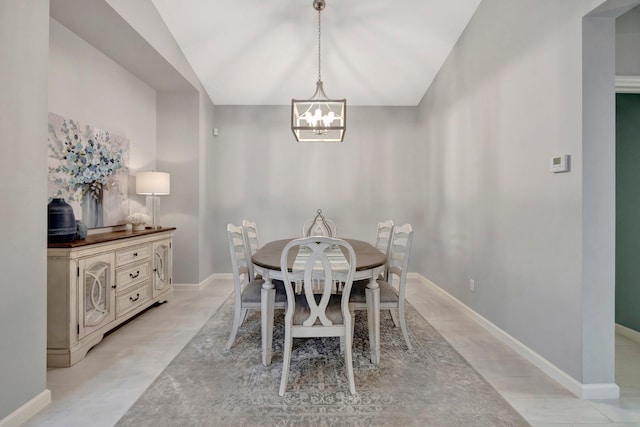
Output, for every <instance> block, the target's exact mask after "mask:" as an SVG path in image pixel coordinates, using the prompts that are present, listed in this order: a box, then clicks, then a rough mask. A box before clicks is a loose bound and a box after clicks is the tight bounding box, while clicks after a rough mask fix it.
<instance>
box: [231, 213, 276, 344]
mask: <svg viewBox="0 0 640 427" xmlns="http://www.w3.org/2000/svg"><path fill="white" fill-rule="evenodd" d="M227 239H228V241H229V251H230V253H231V267H232V269H233V291H234V295H233V298H234V305H235V314H234V317H233V326H232V329H231V336H229V341H227V345H226V346H225V350H229V349H230V348H231V346H232V345H233V342H234V341H235V339H236V334H237V333H238V329H239V328H240V325H242V323H244V319H245V318H246V316H247V312H248V311H249V310H260V303H261V292H262V284H263V283H264V280H263V279H261V278H260V279H255V278H253V276H252V275H251V273H250V268H249V267H250V265H251V257H250V256H249V251H248V249H247V246H248V244H247V243H246V240H245V235H244V232H243V227H241V226H237V225H234V224H228V225H227ZM274 285H275V302H274V309H284V308H286V306H287V295H286V291H285V289H284V285H283V284H282V283H274ZM271 325H273V322H271ZM267 333H268V334H272V333H273V331H267Z"/></svg>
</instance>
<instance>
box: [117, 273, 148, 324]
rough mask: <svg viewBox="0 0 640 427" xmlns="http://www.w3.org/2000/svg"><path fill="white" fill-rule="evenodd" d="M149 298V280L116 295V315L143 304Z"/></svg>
mask: <svg viewBox="0 0 640 427" xmlns="http://www.w3.org/2000/svg"><path fill="white" fill-rule="evenodd" d="M150 299H151V281H149V282H147V283H144V284H143V285H141V286H139V287H136V288H134V289H132V290H130V291H128V292H125V293H123V294H119V295H116V316H120V315H121V314H123V313H126V312H127V311H130V310H133V309H134V308H136V307H138V306H141V305H143V304H145V303H146V302H147V301H149V300H150Z"/></svg>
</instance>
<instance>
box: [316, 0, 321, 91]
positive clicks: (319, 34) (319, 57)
mask: <svg viewBox="0 0 640 427" xmlns="http://www.w3.org/2000/svg"><path fill="white" fill-rule="evenodd" d="M316 9H317V10H318V81H319V82H321V81H322V76H321V74H320V70H321V69H322V68H321V66H320V61H321V58H322V57H321V55H320V44H321V43H322V38H321V35H322V32H321V19H320V13H322V7H320V6H316Z"/></svg>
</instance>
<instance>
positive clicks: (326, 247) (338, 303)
mask: <svg viewBox="0 0 640 427" xmlns="http://www.w3.org/2000/svg"><path fill="white" fill-rule="evenodd" d="M290 251H295V252H296V254H297V256H296V262H295V263H294V265H293V268H292V271H289V270H288V258H289V252H290ZM280 265H281V271H282V272H283V273H284V285H285V289H286V292H287V310H286V315H285V339H284V355H283V366H282V378H281V381H280V392H279V394H280V396H284V393H285V390H286V387H287V382H288V376H289V368H290V364H291V351H292V345H293V338H306V337H340V339H341V344H342V343H344V345H341V347H343V348H344V357H345V365H346V368H347V378H348V381H349V391H350V392H351V393H352V394H355V392H356V390H355V382H354V378H353V360H352V354H351V347H352V344H353V335H352V334H353V329H352V322H353V319H352V317H351V313H350V312H349V294H350V292H351V286H352V283H353V275H354V272H355V267H356V255H355V252H354V250H353V248H352V247H351V245H350V244H349V243H347V242H346V241H344V240H341V239H334V238H331V237H325V236H311V237H307V238H301V239H296V240H292V241H291V242H289V243H288V244H287V245H286V246H285V248H284V249H283V251H282V255H281V257H280ZM336 282H339V283H341V284H342V292H341V293H333V292H332V291H333V290H334V289H335V283H336ZM292 283H294V284H300V285H301V286H299V288H300V290H301V293H300V294H298V293H296V290H295V289H294V287H293V285H292ZM296 287H298V286H296Z"/></svg>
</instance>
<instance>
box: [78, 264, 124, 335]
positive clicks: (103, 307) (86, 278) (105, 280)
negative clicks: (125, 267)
mask: <svg viewBox="0 0 640 427" xmlns="http://www.w3.org/2000/svg"><path fill="white" fill-rule="evenodd" d="M79 266H80V277H79V280H80V283H79V286H78V289H79V291H80V295H79V299H78V301H79V303H80V306H79V311H80V313H79V314H80V319H79V320H80V325H79V331H78V332H79V335H80V338H81V337H83V336H85V335H87V334H90V333H91V332H92V331H94V330H96V329H98V328H100V327H101V326H103V325H105V324H106V323H109V322H111V321H112V320H114V319H115V309H114V289H113V286H114V285H115V280H114V279H115V277H114V257H113V254H104V255H98V256H94V257H90V258H85V259H82V260H80V264H79Z"/></svg>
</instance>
